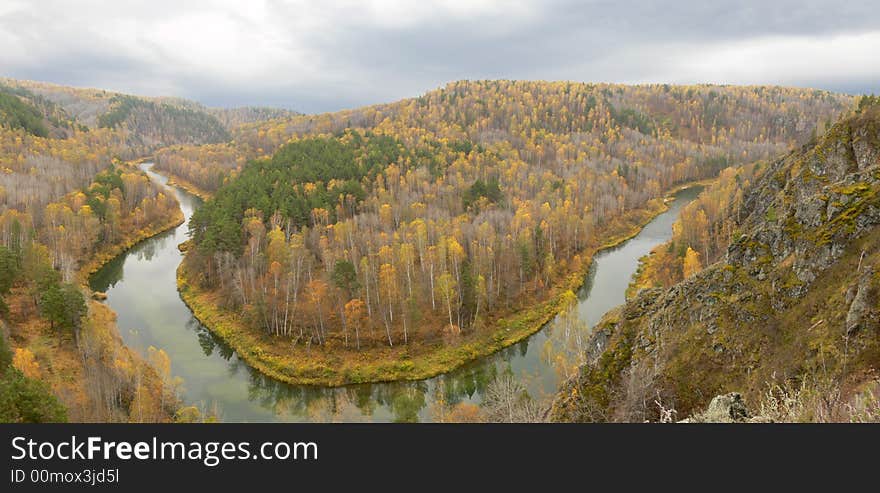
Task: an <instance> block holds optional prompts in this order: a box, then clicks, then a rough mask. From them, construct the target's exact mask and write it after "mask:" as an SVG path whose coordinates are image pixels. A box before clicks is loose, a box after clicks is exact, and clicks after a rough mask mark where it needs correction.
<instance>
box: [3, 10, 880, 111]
mask: <svg viewBox="0 0 880 493" xmlns="http://www.w3.org/2000/svg"><path fill="white" fill-rule="evenodd" d="M245 7H246V8H245ZM878 10H880V9H877V8H876V5H875V4H874V2H858V1H854V2H827V1H822V2H809V1H803V0H801V1H796V2H795V1H779V2H766V1H760V2H759V1H740V2H729V3H724V4H721V3H716V2H698V1H688V2H666V1H653V2H652V1H645V2H619V1H618V2H614V1H602V0H599V1H568V0H553V1H550V2H547V1H543V2H539V1H526V0H509V1H492V0H469V1H457V0H432V1H419V2H411V1H405V0H377V1H356V0H335V1H305V0H298V1H286V0H255V1H249V2H239V1H234V0H210V1H202V2H180V1H170V0H152V1H117V2H100V1H93V0H82V1H77V2H69V1H64V0H43V1H33V0H7V1H5V2H4V3H3V5H2V6H0V73H2V75H6V76H10V77H21V78H30V79H37V80H48V81H51V82H57V83H61V84H73V85H84V86H91V87H101V88H107V89H113V90H119V91H124V92H134V93H139V94H150V95H155V94H165V95H176V96H183V97H188V98H192V99H196V100H199V101H202V102H204V103H206V104H211V105H242V104H266V105H277V106H287V107H292V108H295V109H299V110H302V111H310V112H316V111H328V110H335V109H340V108H345V107H352V106H359V105H364V104H372V103H377V102H385V101H393V100H396V99H400V98H402V97H407V96H414V95H417V94H420V93H422V92H424V91H426V90H429V89H431V88H434V87H437V86H440V85H442V84H444V83H446V82H448V81H451V80H456V79H463V78H467V79H480V78H510V79H513V78H524V79H566V80H580V81H609V82H611V81H614V82H727V83H738V84H759V83H760V84H787V85H800V86H814V87H822V88H829V89H832V90H847V91H880V87H878V81H880V63H876V56H875V55H874V53H876V52H880V12H878Z"/></svg>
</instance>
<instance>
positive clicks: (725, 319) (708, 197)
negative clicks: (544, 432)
mask: <svg viewBox="0 0 880 493" xmlns="http://www.w3.org/2000/svg"><path fill="white" fill-rule="evenodd" d="M876 103H877V102H876V99H875V98H868V97H866V98H862V100H861V101H860V104H859V108H858V109H857V110H856V111H855V112H854V113H852V114H850V115H848V116H847V117H845V118H843V119H842V120H840V121H839V122H837V123H836V124H835V125H834V126H833V127H831V128H830V129H829V130H828V131H827V132H826V133H825V134H824V135H822V136H820V137H819V138H817V139H815V140H814V141H812V142H811V143H809V144H808V145H806V146H804V147H803V148H801V149H799V150H797V151H795V152H792V153H790V154H788V155H787V156H785V157H783V158H781V159H777V160H775V161H773V162H772V164H769V165H766V164H765V165H759V166H755V167H752V168H751V169H748V170H746V172H745V173H736V172H731V173H729V174H728V175H727V176H726V177H725V178H723V179H722V180H721V182H719V184H718V185H716V186H715V187H712V188H710V189H708V190H707V191H706V192H704V197H702V198H701V200H698V201H697V202H696V203H694V204H693V205H692V206H691V207H689V209H690V211H687V210H686V211H685V213H683V215H682V220H681V221H680V222H679V223H678V224H677V225H676V228H675V229H676V231H675V235H674V239H673V241H672V242H671V243H670V244H669V245H667V246H664V247H660V248H658V249H657V251H655V252H654V254H652V256H651V257H650V258H649V259H647V264H646V268H645V269H643V272H642V273H641V276H640V280H639V281H638V284H639V287H642V288H644V289H642V290H641V291H640V293H639V294H638V295H637V296H636V297H635V298H633V299H632V300H631V301H630V302H628V303H627V304H626V305H624V306H622V307H621V308H619V309H617V310H615V311H613V312H611V313H610V314H608V315H607V316H606V317H605V318H604V319H603V320H602V321H601V322H600V323H599V324H598V326H597V329H596V331H595V333H594V335H593V336H592V338H591V339H590V340H588V341H586V343H585V344H584V346H583V347H584V350H583V351H584V357H585V359H586V363H585V364H584V365H583V366H582V367H581V369H580V371H579V372H578V374H577V376H575V377H574V378H572V379H571V380H570V381H569V382H568V383H567V384H566V385H565V386H564V387H563V389H562V390H561V391H560V393H559V395H558V396H557V399H556V402H555V404H554V407H553V412H552V414H553V417H554V418H555V419H557V420H561V421H606V420H621V421H642V420H645V419H650V420H658V419H663V418H664V416H663V414H664V413H667V414H666V418H667V419H668V418H669V416H670V415H669V414H668V413H669V411H670V410H672V409H674V410H676V411H677V412H678V415H677V416H678V418H679V419H680V418H684V417H686V416H688V415H689V414H691V413H692V412H693V411H695V410H699V409H701V408H702V407H703V406H705V405H707V404H708V403H709V400H710V399H711V398H712V397H713V396H715V395H717V394H723V393H728V392H741V393H743V395H744V396H745V399H746V401H747V402H748V403H749V404H750V407H751V408H752V409H760V410H761V413H762V416H761V417H760V419H771V420H782V421H801V420H807V421H813V420H819V421H826V420H851V419H855V420H858V419H862V417H863V413H864V412H872V413H874V415H875V416H876V412H877V410H876V409H874V410H873V411H872V410H866V409H864V405H865V403H866V402H869V403H870V402H874V403H876V396H877V395H880V394H877V391H878V390H880V388H878V384H877V381H876V380H875V379H876V375H877V371H878V370H880V310H878V298H877V296H878V288H880V275H878V272H880V197H878V191H880V106H878V105H877V104H876ZM695 226H696V227H695ZM676 258H679V259H683V260H682V262H683V269H684V273H683V274H682V273H680V272H679V273H677V274H676V273H675V269H676V268H675V267H674V268H673V271H672V272H670V271H668V267H667V266H670V265H671V266H676V265H677V266H679V267H677V268H681V267H682V262H679V263H676V260H675V259H676ZM716 260H717V261H716ZM706 261H708V262H709V263H711V265H709V266H708V267H706V268H705V269H703V268H702V265H701V263H707V262H706ZM712 262H714V263H712ZM670 276H672V277H675V276H679V278H681V277H684V280H683V281H682V282H680V283H678V284H674V285H672V287H671V288H663V287H653V288H652V287H650V286H652V285H654V284H657V285H660V286H663V285H665V284H667V282H668V280H669V278H670ZM872 387H873V389H872ZM869 391H873V392H874V397H873V398H871V399H867V400H866V399H865V398H863V395H862V394H863V393H865V392H869ZM872 405H876V404H872ZM727 418H728V419H729V418H730V417H727Z"/></svg>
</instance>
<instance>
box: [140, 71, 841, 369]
mask: <svg viewBox="0 0 880 493" xmlns="http://www.w3.org/2000/svg"><path fill="white" fill-rule="evenodd" d="M849 104H851V101H850V100H849V99H848V98H846V97H841V96H838V95H834V94H831V93H827V92H822V91H813V90H799V89H784V88H767V87H733V86H667V85H654V86H621V85H601V84H597V85H591V84H573V83H537V82H508V81H483V82H469V81H462V82H457V83H452V84H450V85H448V86H446V87H444V88H442V89H440V90H436V91H432V92H430V93H427V94H426V95H424V96H422V97H419V98H414V99H411V100H404V101H401V102H398V103H392V104H389V105H380V106H375V107H369V108H363V109H358V110H351V111H345V112H340V113H334V114H327V115H301V116H293V117H291V118H288V119H281V120H270V121H268V122H265V123H262V124H250V125H243V126H241V127H239V128H238V129H237V130H235V131H234V132H233V142H232V143H231V144H230V145H226V146H223V147H218V146H216V145H215V146H204V147H192V146H182V147H180V146H178V147H171V148H167V149H165V150H164V151H162V152H161V153H159V154H158V155H157V166H158V167H159V169H162V170H163V171H166V172H168V173H170V174H171V175H172V176H173V177H175V179H176V178H177V177H179V178H180V179H181V181H182V182H185V183H188V184H191V185H192V186H193V187H195V188H196V189H198V190H200V191H201V192H203V193H204V194H205V195H212V198H211V199H210V200H209V201H208V202H207V203H206V204H205V206H204V207H202V208H201V209H200V210H199V211H198V212H197V213H196V215H195V216H194V217H193V220H192V222H191V223H190V228H191V231H192V234H193V245H192V246H191V247H190V248H189V249H188V253H187V258H186V262H185V280H184V281H182V282H184V283H185V284H186V286H187V288H188V289H193V290H196V291H198V292H199V293H200V294H202V295H205V294H206V293H211V299H212V300H213V301H210V302H208V303H201V305H202V306H204V305H206V304H207V305H210V307H209V308H207V309H205V310H203V312H206V313H207V312H212V313H213V311H216V310H219V312H220V313H221V314H223V313H225V314H227V315H229V317H227V318H225V319H224V320H225V322H223V323H224V324H227V325H231V326H234V327H235V329H233V330H232V332H236V333H237V332H240V331H241V330H244V331H248V330H256V331H260V332H262V333H263V334H265V335H268V336H270V337H271V338H274V339H275V341H274V342H273V341H272V339H269V340H265V339H259V341H260V343H261V347H263V348H270V349H268V350H269V351H271V356H266V357H265V359H266V360H267V361H268V360H270V359H271V360H272V361H274V362H275V363H273V364H276V365H277V366H280V367H281V369H279V372H280V373H281V374H282V377H283V375H284V374H285V371H287V370H285V369H284V366H286V365H296V364H301V363H302V360H296V359H295V358H296V356H291V357H292V358H294V359H291V360H288V363H278V362H279V361H284V360H285V359H284V358H285V357H287V356H290V355H296V354H301V353H304V352H305V351H306V349H302V348H309V347H311V346H313V345H319V346H322V347H324V348H325V349H324V351H325V352H329V353H332V354H334V355H336V356H337V357H340V358H342V360H343V361H346V358H349V359H351V358H354V359H355V360H357V357H356V356H353V355H357V354H360V353H363V352H370V351H374V350H378V349H381V348H383V347H384V348H386V350H387V349H388V348H395V347H400V346H403V347H406V348H407V349H406V351H407V353H408V354H410V355H411V356H412V355H419V354H423V353H426V352H431V351H439V350H441V349H438V348H444V347H458V346H461V345H462V344H466V343H467V342H468V341H471V340H474V339H473V338H475V337H483V336H486V335H487V334H491V333H492V332H493V331H494V330H496V329H497V326H496V324H497V322H498V320H499V319H501V318H505V317H510V316H511V315H513V314H516V313H518V312H520V311H522V310H525V309H529V308H530V307H535V306H536V305H539V304H540V303H542V302H545V301H548V300H554V299H556V297H557V296H559V292H557V291H558V290H556V289H555V288H556V287H557V286H560V285H562V284H564V281H565V280H566V279H567V278H568V276H570V275H572V273H576V272H580V271H581V269H583V266H584V265H588V260H589V254H590V251H592V250H594V249H595V248H596V247H598V246H599V245H601V244H603V243H605V242H607V241H608V240H609V239H611V237H612V236H613V234H621V231H624V230H627V229H630V230H631V229H632V228H635V227H637V226H638V224H636V221H634V219H633V218H634V216H633V214H634V213H636V212H640V211H645V210H648V209H650V208H651V206H650V205H649V204H651V203H654V202H652V201H656V200H657V199H661V198H663V197H664V195H665V194H666V193H667V192H668V191H669V190H671V189H673V188H674V187H675V186H677V185H681V184H685V183H688V182H692V181H696V180H701V179H706V178H713V177H716V176H718V175H719V174H720V175H721V178H720V179H721V180H722V181H724V182H725V183H728V182H729V183H731V185H730V186H728V188H727V189H726V190H725V191H724V192H723V194H724V196H725V200H727V201H728V202H731V201H736V200H737V195H736V193H735V190H734V189H735V188H736V187H739V186H742V185H741V182H742V181H744V180H745V181H747V180H749V179H750V175H751V174H752V173H754V172H756V171H755V169H756V168H757V165H753V164H751V163H755V162H756V161H759V160H762V159H768V158H770V157H772V156H775V155H777V154H779V153H782V152H784V151H785V150H787V149H789V148H791V147H792V146H794V145H797V144H802V143H805V142H807V141H809V140H810V139H811V138H815V136H816V133H817V132H821V131H822V129H823V128H824V126H825V124H826V122H829V121H832V120H833V119H834V118H835V116H836V115H837V114H838V113H839V112H841V111H842V110H843V109H844V108H846V107H847V106H848V105H849ZM743 166H745V167H743ZM715 199H717V197H716V198H713V199H710V201H711V200H715ZM710 201H707V203H703V204H702V205H701V206H697V205H695V206H693V207H690V208H688V212H687V214H689V215H694V216H700V215H703V216H705V215H707V214H708V215H711V216H712V217H711V218H710V217H708V216H707V217H705V218H698V219H694V220H691V219H689V218H688V219H685V220H683V221H682V223H681V224H680V225H679V226H678V228H679V230H677V232H676V236H677V237H682V235H683V236H684V237H685V238H686V240H687V242H688V243H687V244H688V245H690V248H691V251H692V252H694V253H698V254H700V255H703V256H704V258H709V259H711V258H712V257H713V256H714V255H717V250H718V248H719V247H720V245H721V244H722V240H719V239H717V238H723V235H720V234H719V233H724V231H709V230H708V228H709V225H710V224H713V225H715V224H716V223H717V219H718V218H717V217H716V216H718V215H720V214H723V212H722V211H724V210H727V209H726V208H725V205H724V203H721V202H716V203H709V202H710ZM700 207H701V209H700V210H699V211H698V210H697V209H698V208H700ZM688 217H689V216H688ZM713 227H716V226H713ZM717 227H719V228H722V227H723V226H717ZM612 232H615V233H612ZM727 234H729V232H727ZM703 238H712V239H713V240H712V241H714V242H715V243H714V244H713V243H712V241H709V240H705V239H703ZM682 244H684V243H682ZM684 252H685V253H684V254H682V255H678V254H677V253H676V258H679V257H681V258H684V257H688V255H687V254H688V250H687V249H685V250H684ZM689 257H690V258H691V260H690V261H689V262H690V263H693V262H695V261H699V259H696V260H695V259H694V254H693V253H691V254H690V255H689ZM702 261H703V262H704V261H705V260H702ZM677 262H679V265H681V264H682V262H684V261H677ZM691 268H692V267H691ZM674 276H675V277H676V278H680V276H681V274H680V273H678V272H676V273H675V275H674ZM670 282H671V281H670ZM184 291H186V290H184ZM186 298H187V296H186V295H185V299H186ZM205 300H207V298H203V299H202V301H205ZM196 312H197V313H198V312H199V310H196ZM263 343H266V344H263ZM282 347H283V348H287V349H280V348H282ZM297 348H301V349H297ZM264 350H267V349H264ZM386 350H381V351H379V353H381V354H382V355H384V356H377V358H386V359H387V358H397V357H400V356H401V354H403V353H397V352H392V353H388V352H387V351H386ZM309 354H312V355H313V356H311V357H310V358H311V363H312V364H315V362H316V361H321V360H320V356H314V354H315V353H314V352H310V353H309ZM377 354H378V353H377ZM346 355H351V356H346ZM293 361H298V363H293ZM329 361H332V359H331V360H325V361H324V363H322V364H327V365H330V364H332V363H329ZM336 361H337V364H338V360H336ZM360 361H363V360H362V359H361V360H360ZM319 366H320V365H319ZM343 366H345V365H343ZM357 366H358V363H354V367H355V368H356V367H357ZM322 371H323V372H332V371H333V370H331V369H329V368H328V367H326V366H325V367H323V368H316V369H314V372H313V373H318V374H320V373H321V372H322ZM288 378H291V379H293V380H294V381H296V379H297V377H295V376H291V375H289V374H288ZM371 378H375V376H374V377H371Z"/></svg>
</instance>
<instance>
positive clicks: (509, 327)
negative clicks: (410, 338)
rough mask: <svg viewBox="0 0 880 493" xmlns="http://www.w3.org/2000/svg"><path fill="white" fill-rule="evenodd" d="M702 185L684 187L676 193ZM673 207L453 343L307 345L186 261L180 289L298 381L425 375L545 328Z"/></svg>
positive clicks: (263, 361)
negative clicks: (598, 269)
mask: <svg viewBox="0 0 880 493" xmlns="http://www.w3.org/2000/svg"><path fill="white" fill-rule="evenodd" d="M694 185H695V184H687V185H683V186H681V187H677V188H676V189H674V190H673V191H672V192H670V194H669V197H671V196H672V195H673V194H674V193H676V192H678V191H680V190H682V189H684V188H688V187H690V186H694ZM667 209H668V206H667V203H666V201H665V200H660V199H655V200H652V201H650V202H649V203H648V204H647V205H646V207H644V208H643V209H640V210H637V211H631V212H630V213H628V214H626V215H624V216H623V217H620V218H618V219H616V220H614V221H612V222H611V223H609V224H608V225H607V226H606V228H605V230H604V232H603V234H602V235H601V237H602V238H604V241H602V242H597V245H596V246H594V247H592V248H589V249H588V250H587V251H584V252H582V254H581V256H580V257H578V259H579V261H574V260H575V259H573V261H572V262H571V264H572V265H573V266H574V267H573V268H572V269H571V270H570V272H569V273H568V274H567V275H566V276H565V277H563V278H561V279H560V280H559V281H558V282H557V283H555V285H554V287H553V288H551V289H550V290H549V293H548V294H547V295H545V296H544V297H543V299H533V300H523V305H529V304H530V305H531V306H530V307H527V308H523V309H519V310H514V311H512V312H511V313H507V314H504V315H505V316H504V317H503V318H490V319H489V320H486V323H485V328H483V329H480V330H476V331H475V332H473V333H471V334H468V335H466V336H462V337H461V339H460V340H458V341H457V342H455V343H453V344H448V345H447V344H441V343H436V344H422V343H411V344H409V345H399V346H394V347H388V346H382V347H375V348H370V349H367V350H363V351H356V350H354V349H352V348H346V347H344V346H343V344H342V342H341V341H336V340H333V339H331V340H329V341H328V343H327V344H326V345H324V346H322V347H318V348H307V347H304V346H303V345H301V344H299V345H293V344H292V343H291V341H290V339H286V338H284V339H282V338H277V337H272V336H270V335H267V334H266V333H264V332H263V331H260V330H258V329H253V328H250V327H248V326H247V325H246V324H245V323H244V321H243V320H242V317H241V316H240V314H238V313H235V312H232V311H230V310H225V309H223V308H221V301H220V300H219V299H218V297H217V295H216V294H215V293H212V292H207V291H203V290H200V289H199V288H198V287H197V286H195V285H193V284H192V283H190V282H189V280H188V277H187V273H186V269H185V263H184V264H181V267H180V268H178V271H177V283H178V291H179V292H180V296H181V298H182V299H183V301H184V303H186V305H187V306H188V307H189V308H190V310H192V312H193V314H194V315H195V317H196V318H197V319H198V320H199V321H200V322H201V323H202V324H203V325H204V326H205V327H207V328H208V329H209V330H211V331H212V332H213V333H214V334H216V335H217V336H219V337H220V338H221V339H223V340H224V341H225V342H226V343H227V344H229V345H230V346H231V347H232V348H233V349H234V350H235V351H236V352H237V353H238V355H239V356H240V357H241V358H242V359H243V360H245V361H246V362H247V363H248V364H249V365H250V366H252V367H253V368H255V369H256V370H258V371H260V372H261V373H263V374H265V375H267V376H269V377H271V378H274V379H277V380H280V381H283V382H287V383H292V384H309V385H324V386H339V385H345V384H351V383H366V382H385V381H395V380H421V379H425V378H430V377H433V376H436V375H439V374H442V373H446V372H449V371H451V370H454V369H455V368H457V367H459V366H462V365H464V364H465V363H468V362H471V361H473V360H476V359H479V358H482V357H485V356H488V355H491V354H492V353H495V352H497V351H499V350H501V349H503V348H505V347H508V346H511V345H513V344H516V343H517V342H520V341H522V340H524V339H526V338H527V337H529V336H531V335H532V334H534V333H535V332H537V331H539V330H541V328H542V327H544V325H545V324H547V323H548V322H550V321H551V320H552V319H553V318H554V317H555V316H556V315H557V314H558V313H559V312H560V311H561V310H562V309H563V308H564V302H563V301H564V300H565V298H566V297H567V296H566V293H567V292H574V291H576V290H578V289H579V288H580V287H581V286H582V285H583V283H584V281H585V279H586V275H587V273H588V271H589V268H590V264H591V262H592V258H593V256H594V255H595V254H596V253H597V252H598V251H600V250H603V249H606V248H611V247H614V246H617V245H619V244H621V243H623V242H625V241H627V240H629V239H630V238H632V237H633V236H635V235H637V234H638V233H639V231H641V229H642V228H643V227H644V226H645V225H646V224H647V223H649V222H650V221H651V220H653V219H654V218H655V217H657V216H658V215H659V214H661V213H663V212H665V211H666V210H667Z"/></svg>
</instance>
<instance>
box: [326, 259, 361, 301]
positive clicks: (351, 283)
mask: <svg viewBox="0 0 880 493" xmlns="http://www.w3.org/2000/svg"><path fill="white" fill-rule="evenodd" d="M331 277H332V278H333V284H334V285H335V286H336V287H337V288H339V289H341V290H342V291H344V292H345V294H346V295H347V296H349V297H351V296H352V295H353V294H354V292H355V291H356V290H357V289H358V287H359V284H358V277H357V271H355V269H354V264H352V263H351V262H350V261H348V260H337V261H336V263H335V264H334V266H333V275H332V276H331Z"/></svg>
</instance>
